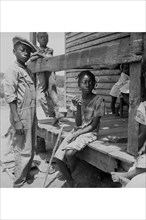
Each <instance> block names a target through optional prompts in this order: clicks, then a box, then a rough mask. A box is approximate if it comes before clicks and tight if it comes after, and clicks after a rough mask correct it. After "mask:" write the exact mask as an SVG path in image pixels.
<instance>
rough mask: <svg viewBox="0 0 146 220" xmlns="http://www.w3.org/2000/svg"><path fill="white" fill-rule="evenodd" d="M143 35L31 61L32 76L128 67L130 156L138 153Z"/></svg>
mask: <svg viewBox="0 0 146 220" xmlns="http://www.w3.org/2000/svg"><path fill="white" fill-rule="evenodd" d="M143 35H144V33H131V34H130V38H129V42H128V41H122V42H118V43H115V44H114V45H109V46H108V45H107V46H101V47H96V46H95V47H92V48H90V49H85V50H81V51H78V52H73V53H69V54H63V55H60V56H54V57H50V58H44V59H38V60H37V61H34V62H31V63H30V65H29V68H30V69H31V70H32V72H33V73H37V72H43V71H62V70H69V69H82V68H88V69H90V68H91V69H102V68H104V69H110V68H111V69H112V68H113V67H115V66H117V65H118V64H121V63H129V64H130V98H129V103H130V108H129V123H128V147H127V150H128V152H129V153H130V154H132V155H136V153H137V151H138V124H137V123H136V122H135V119H134V117H135V114H136V109H137V107H138V105H139V103H140V89H141V81H140V79H141V60H142V55H143V42H144V41H143Z"/></svg>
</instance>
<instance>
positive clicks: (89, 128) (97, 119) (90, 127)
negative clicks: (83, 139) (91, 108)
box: [73, 116, 101, 139]
mask: <svg viewBox="0 0 146 220" xmlns="http://www.w3.org/2000/svg"><path fill="white" fill-rule="evenodd" d="M100 118H101V116H96V117H94V118H93V122H92V124H91V125H88V126H87V127H85V128H82V129H79V130H77V131H76V132H75V133H74V134H73V138H74V139H75V138H77V137H78V136H80V135H81V134H85V133H88V132H91V131H94V130H95V129H96V128H97V126H98V125H99V123H100Z"/></svg>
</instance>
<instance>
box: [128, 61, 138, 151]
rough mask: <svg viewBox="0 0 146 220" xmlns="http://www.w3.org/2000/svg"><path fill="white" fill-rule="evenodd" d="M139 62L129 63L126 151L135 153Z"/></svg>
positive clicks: (136, 146) (136, 145) (136, 149)
mask: <svg viewBox="0 0 146 220" xmlns="http://www.w3.org/2000/svg"><path fill="white" fill-rule="evenodd" d="M140 77H141V62H138V63H132V64H130V89H129V91H130V95H129V122H128V149H127V150H128V152H129V153H130V154H132V155H136V154H137V151H138V132H139V126H138V123H137V122H136V120H135V115H136V110H137V107H138V105H139V104H140V90H141V80H140Z"/></svg>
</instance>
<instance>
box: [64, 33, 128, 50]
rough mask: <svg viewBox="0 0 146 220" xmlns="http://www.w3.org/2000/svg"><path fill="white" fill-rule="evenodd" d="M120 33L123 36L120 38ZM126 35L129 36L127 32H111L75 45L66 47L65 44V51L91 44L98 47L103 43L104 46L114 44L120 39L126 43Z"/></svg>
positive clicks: (84, 47) (83, 47)
mask: <svg viewBox="0 0 146 220" xmlns="http://www.w3.org/2000/svg"><path fill="white" fill-rule="evenodd" d="M122 35H123V37H122V38H121V36H122ZM128 36H129V34H127V33H126V34H113V35H110V36H108V37H103V38H100V39H96V40H93V41H89V42H87V43H83V44H80V45H76V46H73V47H68V46H67V45H66V53H71V52H73V51H79V50H83V49H86V48H90V47H93V46H99V47H100V45H103V44H105V46H106V45H114V44H116V43H119V42H120V41H121V40H123V41H125V42H126V44H127V45H128V44H129V37H128Z"/></svg>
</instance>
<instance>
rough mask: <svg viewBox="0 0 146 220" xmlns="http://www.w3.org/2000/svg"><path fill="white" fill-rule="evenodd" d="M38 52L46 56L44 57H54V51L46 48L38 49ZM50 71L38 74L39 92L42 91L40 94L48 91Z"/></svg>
mask: <svg viewBox="0 0 146 220" xmlns="http://www.w3.org/2000/svg"><path fill="white" fill-rule="evenodd" d="M36 48H37V52H38V53H40V54H42V55H44V57H52V56H53V49H52V48H49V47H46V48H41V47H38V46H37V47H36ZM47 72H48V71H45V72H41V73H37V75H36V76H37V90H40V92H43V91H45V90H46V89H47V85H48V81H47V80H48V77H49V76H48V75H47ZM50 73H51V72H50ZM48 74H49V73H48Z"/></svg>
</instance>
